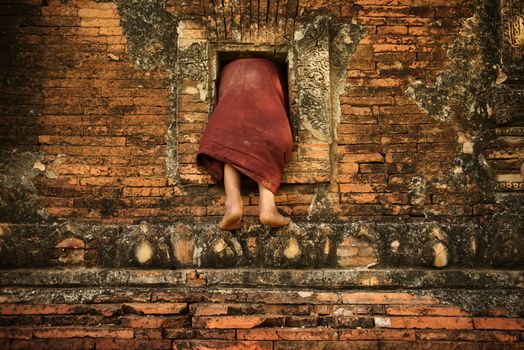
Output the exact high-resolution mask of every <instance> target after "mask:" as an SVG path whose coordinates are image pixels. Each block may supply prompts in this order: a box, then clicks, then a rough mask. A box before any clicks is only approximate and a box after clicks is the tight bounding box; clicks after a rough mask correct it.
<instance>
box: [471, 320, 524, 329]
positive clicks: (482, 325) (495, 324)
mask: <svg viewBox="0 0 524 350" xmlns="http://www.w3.org/2000/svg"><path fill="white" fill-rule="evenodd" d="M473 324H474V325H475V328H476V329H500V330H520V331H522V330H524V319H522V318H502V317H474V318H473Z"/></svg>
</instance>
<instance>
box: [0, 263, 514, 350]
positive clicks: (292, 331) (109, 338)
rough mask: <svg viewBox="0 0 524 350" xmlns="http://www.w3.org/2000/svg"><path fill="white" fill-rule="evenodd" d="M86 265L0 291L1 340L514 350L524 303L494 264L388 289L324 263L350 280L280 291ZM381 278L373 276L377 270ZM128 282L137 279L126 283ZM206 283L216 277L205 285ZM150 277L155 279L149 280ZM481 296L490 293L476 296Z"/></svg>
mask: <svg viewBox="0 0 524 350" xmlns="http://www.w3.org/2000/svg"><path fill="white" fill-rule="evenodd" d="M94 273H96V272H93V273H87V274H86V275H85V276H84V278H83V279H82V280H79V279H78V278H74V277H72V276H64V275H67V274H63V273H62V276H60V275H58V274H55V276H54V277H53V278H55V281H60V282H62V281H63V282H65V281H66V280H67V279H69V281H70V284H71V287H72V288H68V289H62V290H60V291H59V292H58V291H57V290H56V289H52V288H46V287H37V286H35V285H33V286H31V285H27V284H24V286H25V287H26V288H25V289H21V288H16V287H6V288H4V289H3V290H2V293H1V294H0V298H1V299H0V301H1V303H0V322H1V327H0V344H2V347H3V348H5V349H26V348H32V349H44V348H49V347H52V348H53V349H122V348H126V349H144V348H154V349H251V350H253V349H275V350H276V349H279V350H282V349H309V348H313V349H366V350H368V349H370V350H377V349H380V350H384V349H468V350H480V349H486V350H488V349H489V350H495V349H522V346H523V344H524V343H523V335H524V332H523V330H524V319H523V318H522V308H521V306H522V303H521V302H520V303H519V302H518V299H519V298H521V297H522V289H520V290H519V289H512V288H514V287H516V285H512V282H517V280H516V279H515V280H513V281H512V280H511V277H510V278H509V279H508V277H509V274H508V275H506V276H505V277H506V282H505V285H506V288H508V289H507V290H506V291H505V290H503V288H502V284H501V283H500V280H501V279H500V277H501V276H502V275H498V276H497V275H493V276H492V277H491V278H490V272H480V273H476V274H472V275H468V273H463V272H455V274H459V275H460V277H462V278H463V281H468V282H458V283H455V286H452V285H451V284H449V285H446V287H448V288H447V289H446V290H434V289H429V290H428V289H426V288H425V287H424V286H428V285H431V282H429V283H428V281H430V279H427V280H426V282H425V283H422V284H421V283H420V280H419V278H420V277H423V278H424V277H426V278H428V277H429V278H431V276H433V277H446V276H448V274H447V273H442V274H441V275H438V274H437V275H434V274H433V273H432V272H427V271H426V272H421V273H419V274H418V275H417V276H414V278H412V279H409V278H408V279H405V280H404V283H403V287H402V288H401V289H396V290H390V289H388V288H387V285H388V284H391V282H387V281H382V280H381V281H377V283H376V284H375V285H374V288H375V289H374V290H370V289H369V288H366V287H365V286H363V283H361V284H360V286H358V285H359V282H356V283H351V282H350V281H351V278H352V277H353V278H355V277H358V274H357V275H353V274H352V273H348V274H347V275H349V276H351V277H336V276H335V275H334V274H330V272H329V271H324V272H323V274H324V277H327V278H330V279H332V281H334V282H335V283H348V282H349V283H348V285H349V284H351V285H352V286H353V288H351V289H344V288H339V289H335V290H334V289H329V286H327V285H326V286H325V287H324V288H322V287H320V288H318V289H307V290H304V289H296V288H293V287H292V286H291V285H288V286H287V287H286V288H284V289H279V288H274V287H270V286H269V285H267V284H265V283H264V282H260V280H259V281H258V285H259V289H252V288H245V287H244V288H242V287H236V288H231V287H226V286H225V285H223V286H221V285H220V284H221V282H225V281H226V280H227V279H228V278H227V277H225V275H224V276H222V277H220V273H218V275H215V272H213V271H204V272H201V274H200V275H199V276H196V275H195V274H194V271H175V272H174V273H175V275H177V274H178V275H180V274H181V275H182V280H180V281H171V282H170V284H171V285H170V286H167V285H165V283H163V282H162V279H163V278H166V277H167V278H170V277H171V278H172V277H176V276H175V275H171V276H169V274H165V273H164V274H162V273H159V271H150V272H144V271H141V272H140V271H139V272H137V271H132V270H124V271H120V274H119V276H117V275H114V277H109V278H105V279H104V281H103V285H97V282H96V280H91V279H90V278H91V277H94ZM263 273H266V274H267V272H263ZM317 274H318V273H317ZM46 275H47V276H49V273H37V274H36V275H35V278H34V279H33V283H35V282H36V283H42V282H45V281H46V279H47V278H48V277H45V276H46ZM184 275H185V279H184ZM277 275H278V273H277ZM321 275H322V273H321V274H318V276H317V277H320V276H321ZM377 276H378V277H379V279H380V278H381V275H380V273H378V274H377ZM20 277H21V276H19V275H17V274H16V273H14V274H13V273H11V274H9V273H7V274H6V273H3V274H1V276H0V278H2V281H3V282H5V283H6V284H9V285H11V284H14V282H17V283H20V282H21V280H20ZM106 277H107V276H106ZM224 277H225V279H224ZM280 277H281V278H282V277H284V278H285V276H283V275H282V276H280ZM310 277H313V275H311V276H310ZM448 277H449V276H448ZM6 278H10V279H11V281H12V282H11V283H10V282H7V281H4V279H6ZM497 278H498V279H497ZM128 280H133V281H135V282H138V281H141V282H142V283H143V284H142V286H141V287H137V286H130V285H128V282H127V281H128ZM206 280H207V281H208V282H206ZM210 280H213V282H212V284H213V285H206V283H209V281H210ZM472 280H473V281H474V280H477V281H480V280H482V283H476V284H477V288H478V287H480V288H484V287H486V286H489V288H490V290H485V289H480V290H479V289H475V287H474V285H475V282H473V283H471V281H472ZM76 282H79V283H83V284H84V283H87V284H89V286H85V285H84V286H78V285H77V283H76ZM22 283H24V282H22ZM152 284H157V286H156V287H155V288H151V287H149V288H148V286H147V285H152ZM305 284H306V285H307V286H308V287H311V286H312V283H311V282H309V283H305ZM417 285H418V286H417ZM442 285H443V284H441V286H442ZM461 286H469V287H470V288H468V289H466V290H465V289H462V288H461ZM246 287H247V286H246ZM302 287H305V286H304V285H303V286H302ZM517 288H518V287H517ZM508 292H510V293H509V294H508ZM481 299H489V300H490V301H489V302H484V303H479V301H480V300H481Z"/></svg>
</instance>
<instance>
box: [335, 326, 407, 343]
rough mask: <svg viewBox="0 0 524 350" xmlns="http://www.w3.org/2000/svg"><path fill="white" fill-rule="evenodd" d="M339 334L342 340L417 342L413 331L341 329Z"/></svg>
mask: <svg viewBox="0 0 524 350" xmlns="http://www.w3.org/2000/svg"><path fill="white" fill-rule="evenodd" d="M339 334H340V340H406V341H414V340H415V332H414V331H413V330H396V329H348V330H346V329H341V330H339Z"/></svg>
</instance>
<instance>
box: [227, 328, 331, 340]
mask: <svg viewBox="0 0 524 350" xmlns="http://www.w3.org/2000/svg"><path fill="white" fill-rule="evenodd" d="M237 338H238V339H240V340H337V338H338V334H337V331H336V330H334V329H326V328H260V329H250V330H237Z"/></svg>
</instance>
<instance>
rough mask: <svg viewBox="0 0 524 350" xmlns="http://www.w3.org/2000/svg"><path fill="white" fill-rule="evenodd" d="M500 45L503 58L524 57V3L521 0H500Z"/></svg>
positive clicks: (517, 59)
mask: <svg viewBox="0 0 524 350" xmlns="http://www.w3.org/2000/svg"><path fill="white" fill-rule="evenodd" d="M500 17H501V23H502V41H503V43H502V47H503V50H504V56H505V57H504V58H505V60H511V61H512V62H518V61H520V60H522V58H524V39H523V38H524V5H523V3H522V1H521V0H501V1H500Z"/></svg>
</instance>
